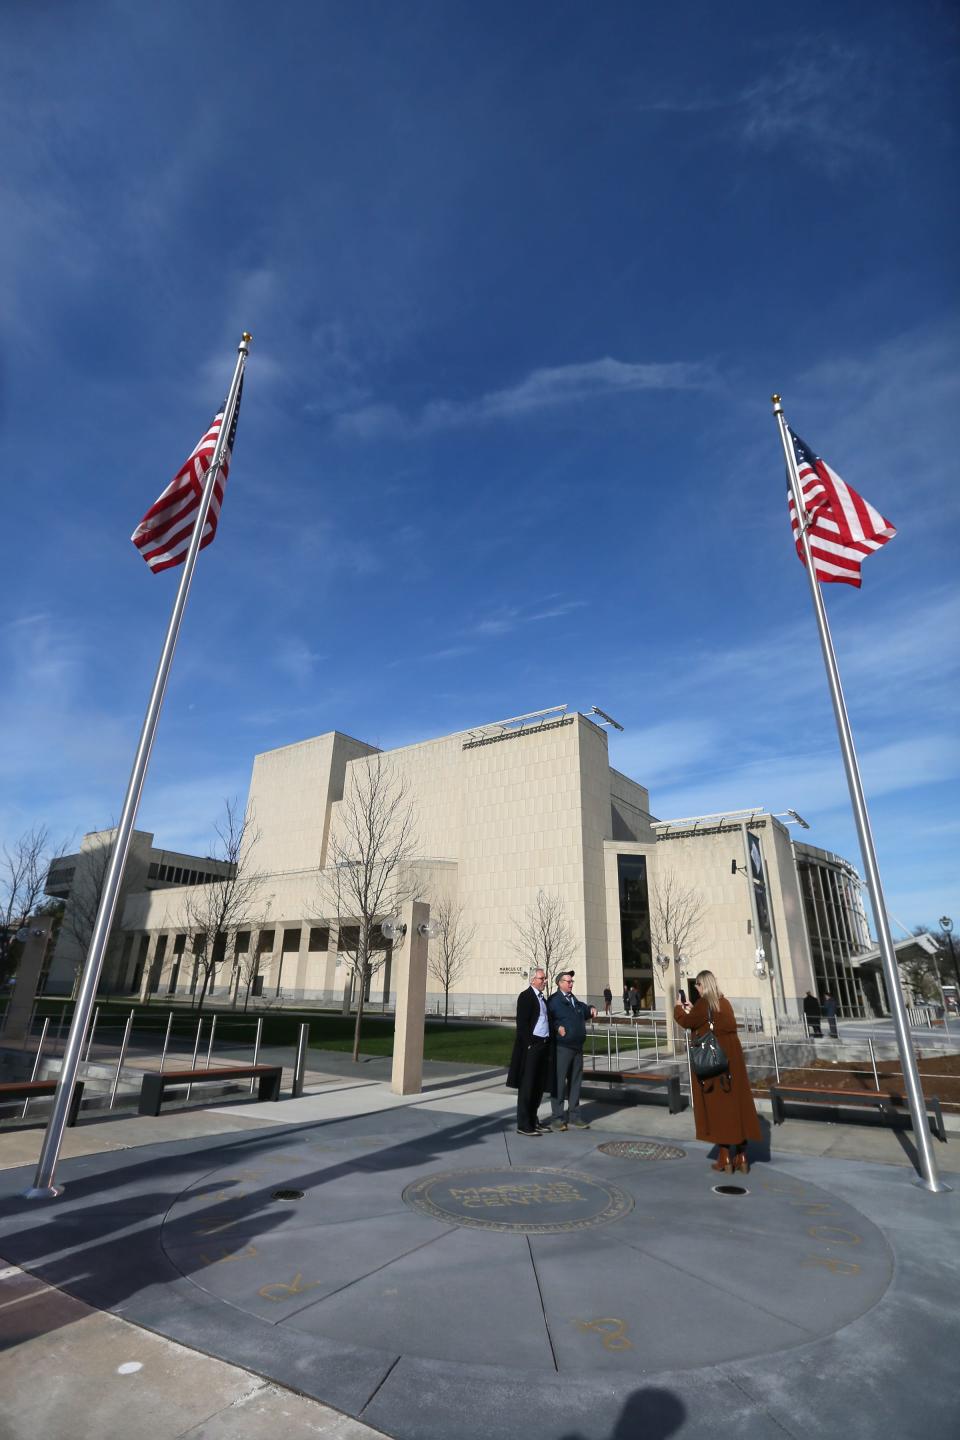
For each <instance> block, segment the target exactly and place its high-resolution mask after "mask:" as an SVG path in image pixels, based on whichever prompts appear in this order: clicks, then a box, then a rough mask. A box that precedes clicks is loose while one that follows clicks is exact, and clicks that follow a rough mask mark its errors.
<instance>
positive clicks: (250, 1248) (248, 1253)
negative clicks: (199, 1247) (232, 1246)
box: [200, 1245, 257, 1265]
mask: <svg viewBox="0 0 960 1440" xmlns="http://www.w3.org/2000/svg"><path fill="white" fill-rule="evenodd" d="M256 1253H257V1247H256V1245H247V1246H246V1247H245V1248H244V1249H243V1250H224V1252H223V1254H222V1255H205V1254H204V1253H203V1252H202V1251H201V1254H200V1259H201V1260H202V1261H203V1263H204V1265H224V1264H226V1263H227V1261H229V1260H250V1259H252V1257H253V1256H254V1255H256Z"/></svg>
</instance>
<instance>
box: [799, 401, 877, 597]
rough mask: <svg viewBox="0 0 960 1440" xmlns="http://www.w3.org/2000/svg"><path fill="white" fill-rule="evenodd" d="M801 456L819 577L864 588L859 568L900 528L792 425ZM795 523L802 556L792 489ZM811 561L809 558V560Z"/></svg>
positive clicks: (803, 491) (803, 489) (801, 475)
mask: <svg viewBox="0 0 960 1440" xmlns="http://www.w3.org/2000/svg"><path fill="white" fill-rule="evenodd" d="M787 433H788V434H789V436H790V439H791V440H792V442H793V450H794V454H795V455H796V458H797V475H798V477H799V480H800V493H801V495H802V497H803V507H804V509H805V510H806V512H807V517H806V523H807V539H808V541H809V543H810V554H811V556H812V557H813V569H814V574H815V575H816V577H817V579H818V580H822V581H836V582H839V583H840V584H844V585H856V586H857V588H858V589H859V586H860V566H861V565H862V563H863V561H864V558H865V557H866V556H867V555H872V554H873V552H874V550H879V549H880V546H881V545H886V543H887V541H888V540H892V539H893V537H894V535H896V533H897V532H896V530H895V528H894V527H893V526H892V525H891V524H890V521H889V520H885V519H884V518H883V516H882V515H881V514H880V512H879V511H878V510H874V508H873V506H872V505H871V504H870V503H869V502H868V501H867V500H864V498H863V496H862V495H858V494H857V492H856V490H854V489H852V488H851V487H850V486H849V485H848V484H847V483H846V482H845V481H844V480H841V479H840V476H839V475H838V474H837V472H836V471H835V470H831V469H830V466H829V465H827V464H826V463H825V462H824V461H823V460H821V459H820V457H819V456H818V455H815V454H814V453H813V451H812V450H811V449H810V447H809V445H807V444H805V443H804V441H803V440H801V439H800V437H799V435H794V433H793V431H792V430H791V429H790V428H789V426H788V427H787ZM787 500H788V504H789V506H790V524H791V526H792V527H793V533H794V535H795V537H796V541H797V554H798V555H799V556H800V559H801V560H803V546H802V544H801V542H800V527H799V522H798V520H797V514H796V510H795V508H794V504H793V495H792V493H791V492H790V491H789V490H788V492H787ZM804 563H806V562H804Z"/></svg>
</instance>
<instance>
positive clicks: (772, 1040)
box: [770, 1035, 780, 1085]
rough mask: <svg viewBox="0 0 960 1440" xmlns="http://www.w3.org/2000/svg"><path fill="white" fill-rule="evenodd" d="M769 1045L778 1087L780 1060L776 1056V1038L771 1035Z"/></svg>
mask: <svg viewBox="0 0 960 1440" xmlns="http://www.w3.org/2000/svg"><path fill="white" fill-rule="evenodd" d="M770 1044H771V1045H772V1046H773V1069H774V1073H775V1074H776V1077H777V1084H778V1085H779V1084H780V1059H779V1056H778V1055H777V1037H776V1035H771V1036H770Z"/></svg>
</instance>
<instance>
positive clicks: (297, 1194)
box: [273, 1190, 303, 1200]
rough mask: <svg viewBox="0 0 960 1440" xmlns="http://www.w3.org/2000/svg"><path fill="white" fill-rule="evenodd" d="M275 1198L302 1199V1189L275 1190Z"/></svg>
mask: <svg viewBox="0 0 960 1440" xmlns="http://www.w3.org/2000/svg"><path fill="white" fill-rule="evenodd" d="M273 1198H274V1200H302V1199H303V1191H302V1190H274V1192H273Z"/></svg>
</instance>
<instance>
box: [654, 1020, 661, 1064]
mask: <svg viewBox="0 0 960 1440" xmlns="http://www.w3.org/2000/svg"><path fill="white" fill-rule="evenodd" d="M653 1054H654V1058H655V1059H656V1062H657V1064H658V1065H659V1063H660V1022H659V1021H658V1019H657V1017H656V1014H654V1017H653Z"/></svg>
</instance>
